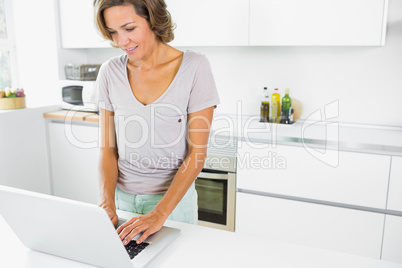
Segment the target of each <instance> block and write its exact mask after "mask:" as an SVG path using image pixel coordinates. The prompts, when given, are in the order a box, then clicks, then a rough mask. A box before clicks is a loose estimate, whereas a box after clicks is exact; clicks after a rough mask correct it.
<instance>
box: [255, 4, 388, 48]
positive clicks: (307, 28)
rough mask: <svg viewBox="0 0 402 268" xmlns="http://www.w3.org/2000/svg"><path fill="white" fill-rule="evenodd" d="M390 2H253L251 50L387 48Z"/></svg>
mask: <svg viewBox="0 0 402 268" xmlns="http://www.w3.org/2000/svg"><path fill="white" fill-rule="evenodd" d="M387 9H388V0H250V43H249V44H250V45H251V46H381V45H384V40H385V29H386V22H387Z"/></svg>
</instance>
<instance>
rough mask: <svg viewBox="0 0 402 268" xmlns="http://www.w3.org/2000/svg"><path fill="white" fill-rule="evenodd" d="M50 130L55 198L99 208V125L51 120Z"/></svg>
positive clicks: (52, 179)
mask: <svg viewBox="0 0 402 268" xmlns="http://www.w3.org/2000/svg"><path fill="white" fill-rule="evenodd" d="M47 126H48V138H49V151H50V166H51V181H52V190H53V195H55V196H59V197H64V198H68V199H73V200H78V201H83V202H88V203H92V204H97V203H98V199H99V183H98V168H97V167H98V160H99V148H98V135H99V134H98V132H99V128H98V125H97V124H92V125H91V124H87V125H80V124H69V123H68V124H65V122H64V121H61V120H49V121H48V122H47Z"/></svg>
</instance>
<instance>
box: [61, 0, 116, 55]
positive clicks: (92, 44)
mask: <svg viewBox="0 0 402 268" xmlns="http://www.w3.org/2000/svg"><path fill="white" fill-rule="evenodd" d="M59 12H60V28H61V29H60V30H61V43H62V47H63V48H104V47H111V46H110V42H109V41H105V40H104V39H103V37H102V36H101V35H100V34H99V33H98V31H97V30H96V26H95V21H94V8H93V0H60V1H59Z"/></svg>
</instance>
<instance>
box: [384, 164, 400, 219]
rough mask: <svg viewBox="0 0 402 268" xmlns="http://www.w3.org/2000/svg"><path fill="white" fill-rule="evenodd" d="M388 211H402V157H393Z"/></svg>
mask: <svg viewBox="0 0 402 268" xmlns="http://www.w3.org/2000/svg"><path fill="white" fill-rule="evenodd" d="M388 191H389V192H388V203H387V209H390V210H397V211H402V157H397V156H393V157H392V163H391V176H390V181H389V190H388Z"/></svg>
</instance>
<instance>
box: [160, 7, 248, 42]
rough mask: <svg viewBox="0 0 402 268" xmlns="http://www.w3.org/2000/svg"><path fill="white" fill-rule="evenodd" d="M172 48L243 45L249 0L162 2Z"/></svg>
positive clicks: (245, 35) (246, 37)
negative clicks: (171, 30) (169, 24)
mask: <svg viewBox="0 0 402 268" xmlns="http://www.w3.org/2000/svg"><path fill="white" fill-rule="evenodd" d="M166 4H167V6H168V10H169V12H170V13H171V15H172V18H173V21H174V22H175V23H176V26H177V28H176V30H175V40H174V41H173V42H172V43H171V44H172V45H173V46H247V45H248V18H249V12H248V11H249V10H248V9H249V0H236V1H233V0H203V1H199V0H166Z"/></svg>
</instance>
